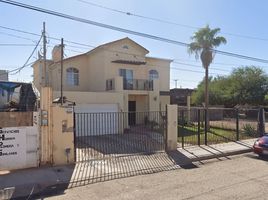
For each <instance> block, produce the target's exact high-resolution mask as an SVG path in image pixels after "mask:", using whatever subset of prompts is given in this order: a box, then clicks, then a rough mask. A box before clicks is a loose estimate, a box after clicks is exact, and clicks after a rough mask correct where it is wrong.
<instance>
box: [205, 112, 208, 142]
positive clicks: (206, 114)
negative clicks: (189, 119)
mask: <svg viewBox="0 0 268 200" xmlns="http://www.w3.org/2000/svg"><path fill="white" fill-rule="evenodd" d="M207 116H208V109H205V145H208V117H207Z"/></svg>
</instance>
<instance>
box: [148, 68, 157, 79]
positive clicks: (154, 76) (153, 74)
mask: <svg viewBox="0 0 268 200" xmlns="http://www.w3.org/2000/svg"><path fill="white" fill-rule="evenodd" d="M158 78H159V75H158V72H157V71H156V70H155V69H152V70H150V71H149V80H153V79H158Z"/></svg>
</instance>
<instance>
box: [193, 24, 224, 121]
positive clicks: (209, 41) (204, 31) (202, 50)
mask: <svg viewBox="0 0 268 200" xmlns="http://www.w3.org/2000/svg"><path fill="white" fill-rule="evenodd" d="M219 32H220V28H215V29H210V27H209V25H207V26H206V27H204V28H201V29H199V30H198V31H197V32H195V33H194V35H193V36H192V37H191V39H192V40H193V42H192V43H190V45H189V48H188V52H189V53H190V54H195V58H196V59H198V58H199V57H200V59H201V61H202V64H203V67H204V68H205V70H206V74H205V109H206V111H207V110H208V105H209V94H208V67H209V65H210V64H211V63H212V61H213V58H214V55H215V51H214V48H216V47H218V46H220V45H221V44H226V43H227V41H226V39H225V38H224V37H221V36H217V34H218V33H219ZM206 120H208V118H207V119H206ZM207 122H208V121H207Z"/></svg>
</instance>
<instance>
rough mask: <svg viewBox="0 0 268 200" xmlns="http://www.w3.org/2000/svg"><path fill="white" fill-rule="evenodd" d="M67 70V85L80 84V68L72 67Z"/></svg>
mask: <svg viewBox="0 0 268 200" xmlns="http://www.w3.org/2000/svg"><path fill="white" fill-rule="evenodd" d="M66 72H67V77H66V78H67V79H66V82H67V85H69V86H77V85H79V70H78V69H76V68H73V67H70V68H68V69H67V70H66Z"/></svg>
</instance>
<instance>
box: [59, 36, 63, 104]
mask: <svg viewBox="0 0 268 200" xmlns="http://www.w3.org/2000/svg"><path fill="white" fill-rule="evenodd" d="M60 99H61V105H63V38H61V59H60Z"/></svg>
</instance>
